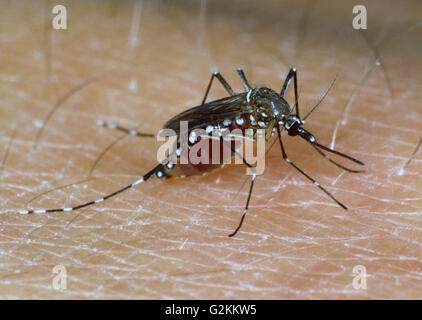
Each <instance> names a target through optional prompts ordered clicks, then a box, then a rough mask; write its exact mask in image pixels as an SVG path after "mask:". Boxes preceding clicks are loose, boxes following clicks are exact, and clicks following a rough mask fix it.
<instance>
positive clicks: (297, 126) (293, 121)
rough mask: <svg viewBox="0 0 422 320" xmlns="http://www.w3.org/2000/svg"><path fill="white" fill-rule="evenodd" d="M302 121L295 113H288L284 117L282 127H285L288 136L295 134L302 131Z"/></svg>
mask: <svg viewBox="0 0 422 320" xmlns="http://www.w3.org/2000/svg"><path fill="white" fill-rule="evenodd" d="M303 123H304V122H303V121H302V120H301V119H300V118H299V117H297V116H295V115H288V116H286V117H285V119H284V127H285V128H286V131H287V133H288V134H289V135H290V136H296V135H298V134H300V133H302V132H303V128H302V125H303Z"/></svg>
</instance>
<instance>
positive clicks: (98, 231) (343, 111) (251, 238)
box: [0, 1, 422, 299]
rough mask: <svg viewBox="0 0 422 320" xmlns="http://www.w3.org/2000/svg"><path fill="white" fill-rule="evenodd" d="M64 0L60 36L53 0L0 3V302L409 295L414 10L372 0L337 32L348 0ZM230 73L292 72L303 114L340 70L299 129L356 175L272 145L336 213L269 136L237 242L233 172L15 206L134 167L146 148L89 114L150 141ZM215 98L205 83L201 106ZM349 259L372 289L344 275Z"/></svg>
mask: <svg viewBox="0 0 422 320" xmlns="http://www.w3.org/2000/svg"><path fill="white" fill-rule="evenodd" d="M61 4H63V5H65V6H66V8H67V13H68V26H67V30H54V29H52V28H51V19H52V16H53V15H51V14H50V13H51V10H52V7H53V5H54V4H53V3H51V2H48V1H46V2H37V1H31V2H25V4H23V2H21V3H19V2H18V3H16V2H12V1H3V2H2V3H1V4H0V5H1V10H0V43H1V47H2V50H0V66H1V68H0V70H1V71H0V101H1V106H0V130H1V140H0V141H1V143H0V163H1V171H0V174H1V179H0V195H1V196H0V211H1V216H0V217H1V219H0V297H1V298H37V299H38V298H101V299H106V298H123V299H124V298H141V299H167V298H171V299H173V298H174V299H221V298H227V299H280V298H281V299H294V298H303V299H326V298H331V299H348V298H351V299H358V298H365V299H380V298H398V299H405V298H406V299H420V298H422V294H421V292H422V285H421V283H422V282H421V280H422V279H421V278H422V262H421V256H422V241H421V239H422V232H421V230H422V222H421V218H420V214H421V211H422V210H421V207H422V179H421V173H422V169H421V163H422V151H419V152H416V154H415V155H414V157H413V158H412V160H411V161H410V162H409V163H408V164H407V165H406V163H407V162H408V161H409V158H410V156H411V155H412V153H413V152H414V151H415V148H416V147H417V145H418V142H419V141H420V138H421V136H422V108H421V100H422V95H421V80H422V68H421V58H420V52H422V51H421V50H422V42H421V40H420V39H421V33H422V26H420V25H419V24H418V23H419V22H420V16H419V17H418V13H420V12H421V10H422V4H421V3H420V2H417V1H408V2H406V1H400V3H397V2H393V1H390V2H388V3H387V4H386V1H382V5H381V4H380V1H371V2H368V3H367V4H365V5H366V7H367V10H368V28H367V30H354V29H353V28H352V19H353V17H354V16H355V15H354V14H353V13H352V8H353V6H354V4H355V3H353V2H352V1H341V2H339V3H337V2H336V3H335V4H334V2H332V1H318V2H313V1H309V2H303V1H287V2H280V1H265V2H261V1H260V2H257V1H236V2H231V3H230V4H227V3H226V2H224V1H202V2H197V1H187V2H171V3H170V2H169V3H167V2H163V3H161V2H159V3H157V2H144V3H141V2H139V3H134V2H117V1H115V2H113V1H108V2H105V1H103V2H89V4H87V3H85V2H83V1H62V2H61ZM418 19H419V20H418ZM377 61H378V62H377ZM239 66H241V67H243V69H244V70H245V73H246V76H247V78H248V80H249V82H250V83H252V84H254V85H266V86H268V87H270V88H273V89H275V90H276V91H279V90H280V89H281V86H282V80H284V78H285V76H286V74H287V72H288V70H289V68H290V67H291V66H294V67H296V68H297V70H298V80H299V91H300V99H299V101H300V108H301V111H302V112H301V114H302V115H304V114H306V112H307V111H309V110H310V109H311V107H312V106H314V105H315V104H316V103H317V102H318V100H319V97H320V96H321V95H322V94H323V93H324V92H325V90H327V88H328V87H329V86H330V84H331V83H332V81H333V79H334V78H335V77H336V74H337V75H338V77H337V80H336V82H335V84H334V87H333V88H332V90H331V91H330V92H329V93H328V94H327V96H326V97H325V99H324V100H323V102H322V103H321V105H320V106H319V107H318V109H317V110H316V111H315V112H314V113H313V114H312V116H310V118H309V119H308V121H307V122H306V124H305V128H306V129H307V130H309V131H310V132H312V133H313V134H314V135H315V136H316V137H317V139H318V141H319V142H320V143H322V144H324V145H327V146H334V148H335V149H336V150H339V151H341V152H345V153H347V154H349V155H351V156H353V157H356V158H357V159H359V160H361V161H363V162H364V163H365V164H366V166H365V169H366V172H365V173H360V174H353V173H347V172H344V171H343V170H341V169H339V168H337V167H335V166H334V165H332V164H331V163H329V162H328V161H326V160H325V159H323V158H322V157H321V156H319V155H318V154H317V153H316V152H315V151H314V150H313V149H312V148H311V147H310V146H309V145H308V144H307V143H306V142H305V141H303V140H301V139H300V138H298V137H289V136H287V135H284V136H283V141H284V144H285V147H286V151H287V153H288V155H289V157H290V159H292V160H293V161H294V162H295V163H296V164H297V165H298V166H300V167H301V168H302V169H303V170H305V171H306V172H307V173H308V174H309V175H310V176H312V177H313V178H315V179H316V180H317V181H318V182H319V183H320V184H321V185H323V186H325V187H326V188H327V189H328V190H329V191H330V192H331V193H332V194H333V195H334V196H335V197H336V198H337V199H339V200H340V201H341V202H342V203H344V204H345V205H346V206H347V207H348V208H349V210H347V211H345V210H343V209H342V208H341V207H339V206H338V205H336V204H335V203H334V202H333V201H332V200H330V199H329V198H328V197H327V196H326V195H325V194H324V193H322V192H321V191H320V190H319V189H318V188H316V187H315V186H314V185H312V184H311V183H309V181H307V180H306V178H305V177H303V176H301V175H300V174H299V173H298V172H296V171H294V169H293V168H292V167H291V166H289V165H288V164H287V163H286V162H284V161H283V159H282V156H281V152H280V148H279V146H278V145H277V144H276V145H274V147H273V148H272V149H271V150H270V151H269V152H268V154H267V155H266V170H265V173H264V175H262V176H258V177H257V180H256V183H255V188H254V192H253V194H252V198H251V203H250V208H249V212H248V214H247V216H246V219H245V222H244V224H243V227H242V229H241V230H240V231H239V233H238V234H237V235H236V236H235V237H233V238H229V237H227V235H228V234H229V233H231V232H232V231H233V230H234V229H235V228H236V226H237V224H238V222H239V219H240V216H241V213H242V212H243V208H244V206H245V203H246V198H247V193H248V189H249V188H248V179H249V177H248V176H246V175H245V173H246V168H245V167H244V166H242V165H234V166H226V167H225V168H224V169H220V170H216V171H214V172H212V173H210V174H208V175H206V176H192V177H187V178H184V179H177V178H176V179H171V180H167V181H164V182H163V181H159V180H150V181H148V182H146V183H143V184H139V185H137V186H136V187H135V188H132V189H130V190H128V191H126V192H125V193H122V194H121V195H119V196H117V197H115V198H113V199H109V200H107V201H105V202H102V203H99V204H97V205H95V206H90V207H87V208H84V209H81V210H77V211H73V212H59V213H45V214H33V215H19V214H18V212H19V211H20V210H23V209H24V210H25V209H47V208H56V207H69V206H74V205H78V204H81V203H83V202H86V201H90V200H94V199H97V198H100V197H103V196H105V195H106V194H108V193H111V192H113V191H115V190H117V189H119V188H121V187H123V186H125V185H127V184H130V183H132V182H134V181H136V180H137V179H139V177H140V176H142V175H143V174H145V173H146V172H147V171H148V170H150V169H151V168H152V167H153V166H154V165H155V164H156V150H157V146H158V143H157V142H156V141H155V140H154V139H151V138H140V137H132V136H125V135H124V134H122V133H120V132H117V131H115V130H112V129H107V128H103V127H99V126H97V125H96V123H95V121H96V120H97V119H101V120H104V121H107V122H112V123H115V124H119V125H121V126H125V127H128V128H133V129H134V128H138V129H139V130H140V131H142V132H150V133H156V132H157V131H158V130H159V129H160V128H161V126H162V125H163V124H164V123H165V122H166V121H167V120H168V119H169V118H171V117H172V116H174V115H175V114H177V113H179V112H181V111H183V110H185V109H187V108H190V107H193V106H196V105H198V104H199V103H200V101H201V100H202V98H203V95H204V93H205V89H206V86H207V84H208V81H209V78H210V76H211V72H212V71H213V70H215V69H218V70H219V71H220V72H221V73H222V74H223V76H224V77H225V78H226V80H227V81H228V82H229V83H230V84H231V85H232V87H233V88H234V90H235V91H237V92H240V91H241V90H243V89H242V86H241V82H240V79H239V78H238V76H237V73H236V71H235V69H236V68H237V67H239ZM292 89H293V86H291V87H290V88H289V92H288V95H287V100H288V101H289V102H290V103H292V101H293V95H292V91H293V90H292ZM225 95H226V93H225V91H224V90H223V89H222V87H221V85H220V84H218V83H217V82H215V86H213V88H212V89H211V94H210V99H217V98H221V97H223V96H225ZM52 110H54V112H52ZM118 138H119V139H120V140H118V141H117V142H115V141H116V139H118ZM113 142H114V144H113V145H111V144H112V143H113ZM110 145H111V147H109V146H110ZM337 159H338V158H337ZM340 160H341V159H340ZM342 163H343V164H347V165H348V166H351V167H353V168H356V169H360V168H359V166H353V165H351V164H349V163H347V162H344V161H343V162H342ZM245 181H246V183H245ZM63 186H67V187H63ZM35 197H36V198H35ZM33 198H35V199H33ZM32 199H33V200H32ZM30 200H32V201H31V202H30V203H28V202H29V201H30ZM57 265H62V266H64V267H65V268H66V271H67V288H66V289H65V290H61V291H57V290H54V289H53V287H52V282H53V278H54V277H55V276H56V275H55V274H54V273H53V268H54V267H55V266H57ZM358 265H361V266H364V267H365V268H366V272H367V278H366V284H367V289H355V288H354V286H353V279H354V277H355V276H356V274H354V273H353V268H354V267H355V266H358Z"/></svg>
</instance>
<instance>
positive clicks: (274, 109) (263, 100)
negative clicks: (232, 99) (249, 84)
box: [246, 87, 290, 118]
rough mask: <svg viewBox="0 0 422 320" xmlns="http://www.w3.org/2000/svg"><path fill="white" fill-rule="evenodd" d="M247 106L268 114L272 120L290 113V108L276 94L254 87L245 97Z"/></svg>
mask: <svg viewBox="0 0 422 320" xmlns="http://www.w3.org/2000/svg"><path fill="white" fill-rule="evenodd" d="M246 100H247V101H248V104H249V105H252V106H254V107H256V108H259V109H261V110H262V111H263V112H265V113H267V114H270V115H271V116H272V118H281V117H284V116H286V115H288V114H289V113H290V106H289V104H288V103H287V101H286V100H284V99H283V97H282V96H280V95H279V94H278V93H277V92H275V91H274V90H271V89H270V88H267V87H256V88H254V89H251V90H249V92H248V93H247V95H246Z"/></svg>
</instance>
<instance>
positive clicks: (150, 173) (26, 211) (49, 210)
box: [19, 164, 163, 214]
mask: <svg viewBox="0 0 422 320" xmlns="http://www.w3.org/2000/svg"><path fill="white" fill-rule="evenodd" d="M162 170H163V166H162V165H161V164H159V165H157V166H156V167H155V168H154V169H152V170H151V171H149V172H148V173H147V174H146V175H144V176H143V177H142V178H140V179H138V180H136V181H135V182H134V183H131V184H129V185H127V186H126V187H124V188H121V189H119V190H117V191H115V192H113V193H110V194H108V195H106V196H105V197H102V198H100V199H97V200H93V201H89V202H86V203H84V204H81V205H78V206H75V207H68V208H58V209H42V210H21V211H20V212H19V213H20V214H31V213H46V212H61V211H73V210H78V209H81V208H84V207H88V206H91V205H93V204H96V203H99V202H103V201H104V200H107V199H110V198H112V197H114V196H116V195H118V194H119V193H122V192H123V191H126V190H128V189H130V188H132V187H134V186H136V185H137V184H140V183H141V182H145V181H147V180H148V179H149V178H151V177H152V176H153V175H154V174H157V175H159V173H160V172H161V173H162V172H163V171H162Z"/></svg>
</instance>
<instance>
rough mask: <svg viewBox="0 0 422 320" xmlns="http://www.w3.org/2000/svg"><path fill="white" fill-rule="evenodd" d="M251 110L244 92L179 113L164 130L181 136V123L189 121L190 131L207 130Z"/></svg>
mask: <svg viewBox="0 0 422 320" xmlns="http://www.w3.org/2000/svg"><path fill="white" fill-rule="evenodd" d="M250 108H251V107H250V106H248V103H247V102H246V92H244V93H240V94H237V95H234V96H230V97H226V98H223V99H220V100H215V101H212V102H208V103H205V104H203V105H200V106H197V107H193V108H191V109H188V110H186V111H184V112H182V113H179V114H178V115H176V116H174V117H173V118H171V119H170V120H169V121H167V122H166V124H164V128H167V129H172V130H174V131H175V132H176V133H177V134H180V121H188V126H189V131H191V130H194V129H197V128H205V127H206V126H207V125H212V124H216V123H219V122H222V121H224V120H226V119H234V118H235V117H236V116H238V115H241V114H244V113H247V112H249V111H250Z"/></svg>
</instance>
